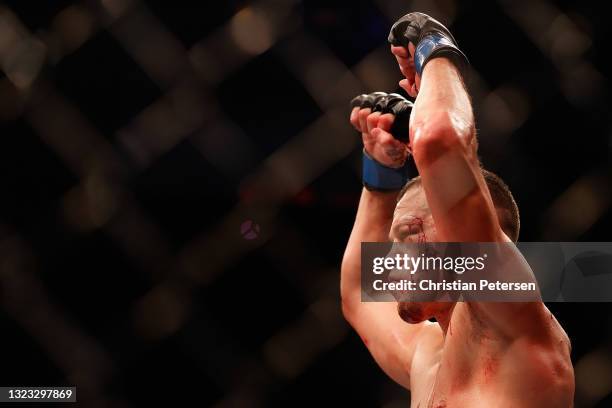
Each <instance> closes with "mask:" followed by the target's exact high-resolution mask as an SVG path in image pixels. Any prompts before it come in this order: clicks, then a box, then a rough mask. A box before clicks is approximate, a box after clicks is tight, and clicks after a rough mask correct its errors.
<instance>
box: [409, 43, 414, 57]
mask: <svg viewBox="0 0 612 408" xmlns="http://www.w3.org/2000/svg"><path fill="white" fill-rule="evenodd" d="M408 52H409V53H410V57H412V56H414V53H415V52H416V47H415V46H414V44H413V43H411V42H409V43H408Z"/></svg>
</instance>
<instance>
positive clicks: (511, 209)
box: [397, 169, 521, 242]
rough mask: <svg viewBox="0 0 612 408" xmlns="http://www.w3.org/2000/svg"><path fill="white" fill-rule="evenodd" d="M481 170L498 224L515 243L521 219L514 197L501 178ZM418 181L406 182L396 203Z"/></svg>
mask: <svg viewBox="0 0 612 408" xmlns="http://www.w3.org/2000/svg"><path fill="white" fill-rule="evenodd" d="M481 170H482V175H483V177H484V179H485V182H486V183H487V187H489V192H490V193H491V199H492V200H493V205H494V206H495V209H497V210H501V211H498V212H497V214H498V219H499V224H500V226H501V228H502V230H503V231H504V233H505V234H506V235H508V238H510V239H511V240H512V241H513V242H517V241H518V237H519V232H520V229H521V219H520V216H519V209H518V205H516V201H515V200H514V196H513V195H512V193H511V192H510V188H508V185H507V184H506V183H504V181H503V180H502V179H501V177H499V176H498V175H497V174H495V173H493V172H490V171H488V170H485V169H481ZM420 180H421V177H420V176H417V177H414V178H413V179H411V180H410V181H408V182H407V183H406V184H405V185H404V187H402V189H401V190H400V192H399V193H398V196H397V201H398V202H399V200H400V199H401V198H402V197H403V196H404V194H405V193H406V191H408V189H409V188H410V187H411V186H413V185H414V184H416V183H417V182H419V181H420Z"/></svg>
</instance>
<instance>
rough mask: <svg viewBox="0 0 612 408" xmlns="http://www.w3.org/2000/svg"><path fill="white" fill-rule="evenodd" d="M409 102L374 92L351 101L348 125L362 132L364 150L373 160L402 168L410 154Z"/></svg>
mask: <svg viewBox="0 0 612 408" xmlns="http://www.w3.org/2000/svg"><path fill="white" fill-rule="evenodd" d="M412 106H413V104H412V102H410V101H409V100H407V99H406V98H404V97H403V96H401V95H398V94H393V93H392V94H387V93H385V92H374V93H371V94H363V95H359V96H357V97H356V98H354V99H353V100H352V101H351V107H352V108H353V109H352V111H351V118H350V121H351V124H352V125H353V126H354V127H355V129H357V130H358V131H359V132H361V136H362V140H363V147H364V149H365V151H366V153H367V154H368V155H370V157H372V158H373V159H374V160H376V161H377V162H379V163H380V164H383V165H385V166H388V167H392V168H399V167H402V166H403V165H404V163H405V161H406V158H407V157H408V155H409V154H410V150H409V147H408V122H409V120H410V112H411V111H412Z"/></svg>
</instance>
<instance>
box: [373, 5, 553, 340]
mask: <svg viewBox="0 0 612 408" xmlns="http://www.w3.org/2000/svg"><path fill="white" fill-rule="evenodd" d="M389 41H390V42H391V44H392V45H391V52H392V53H393V54H394V55H395V57H396V59H397V62H398V64H399V66H400V70H401V71H402V73H403V74H404V76H405V79H404V80H402V81H400V86H402V87H403V88H404V89H405V90H406V91H407V92H408V93H409V94H410V95H412V96H414V97H416V101H415V104H414V108H413V111H412V116H411V122H410V132H409V138H410V144H411V147H412V152H413V155H414V160H415V163H416V165H417V168H418V170H419V174H420V176H421V180H422V185H423V188H424V190H425V195H426V197H427V202H428V204H429V207H430V209H431V213H432V216H433V219H434V223H435V226H436V231H437V238H438V240H439V241H442V242H504V241H505V242H509V241H510V239H509V238H508V237H507V236H506V235H505V234H504V232H503V231H502V228H501V227H500V223H499V220H498V217H497V212H496V210H495V207H494V205H493V202H492V199H491V195H490V192H489V189H488V187H487V184H486V182H485V180H484V177H483V174H482V171H481V167H480V163H479V161H478V156H477V146H478V143H477V140H476V134H475V126H474V115H473V112H472V104H471V101H470V98H469V96H468V93H467V90H466V88H465V85H464V82H463V78H462V74H463V73H464V72H465V70H464V69H465V67H466V65H467V59H466V58H465V55H464V54H463V53H462V52H461V51H459V49H458V48H457V46H456V42H455V40H454V38H453V37H452V35H451V34H450V33H449V32H448V30H447V29H446V28H445V27H444V26H442V25H441V24H440V23H439V22H437V21H436V20H434V19H432V18H431V17H429V16H427V15H425V14H421V13H410V14H407V15H406V16H404V17H402V18H401V19H400V20H398V22H397V23H396V24H395V25H394V26H393V28H392V29H391V33H390V36H389ZM383 133H384V132H383ZM516 256H517V257H520V256H521V255H520V253H518V251H517V252H516ZM516 264H519V262H516ZM525 265H526V264H525ZM512 273H516V275H515V276H521V275H522V276H526V274H529V275H530V274H531V270H530V269H529V268H528V265H527V268H525V269H524V270H522V269H517V270H514V271H512ZM469 305H470V307H471V308H472V309H473V311H474V312H475V313H479V314H480V315H481V316H482V317H483V318H485V319H486V321H487V322H488V324H489V325H491V326H492V327H495V328H496V329H498V330H499V331H500V332H502V333H503V335H504V336H506V337H507V338H512V339H515V338H519V337H525V336H531V337H532V338H534V337H538V338H543V337H548V336H550V334H551V330H550V325H549V324H548V323H547V320H550V316H551V315H550V312H548V310H547V309H546V307H545V306H544V304H543V303H541V302H530V303H517V302H514V303H510V302H509V303H502V302H497V303H479V302H471V303H470V304H469ZM526 313H528V314H529V315H530V318H529V319H517V318H516V316H517V314H521V315H523V314H526ZM483 321H485V320H483Z"/></svg>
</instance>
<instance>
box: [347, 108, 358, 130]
mask: <svg viewBox="0 0 612 408" xmlns="http://www.w3.org/2000/svg"><path fill="white" fill-rule="evenodd" d="M349 120H350V121H351V125H353V127H354V128H355V129H357V130H359V106H355V107H354V108H353V110H352V111H351V117H350V119H349Z"/></svg>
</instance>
